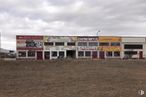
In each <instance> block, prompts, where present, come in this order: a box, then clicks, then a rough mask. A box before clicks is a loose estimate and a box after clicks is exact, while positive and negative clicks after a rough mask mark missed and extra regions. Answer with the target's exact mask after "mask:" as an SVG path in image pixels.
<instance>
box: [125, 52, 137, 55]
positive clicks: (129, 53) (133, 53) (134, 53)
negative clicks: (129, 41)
mask: <svg viewBox="0 0 146 97" xmlns="http://www.w3.org/2000/svg"><path fill="white" fill-rule="evenodd" d="M124 54H126V55H136V54H137V51H125V52H124Z"/></svg>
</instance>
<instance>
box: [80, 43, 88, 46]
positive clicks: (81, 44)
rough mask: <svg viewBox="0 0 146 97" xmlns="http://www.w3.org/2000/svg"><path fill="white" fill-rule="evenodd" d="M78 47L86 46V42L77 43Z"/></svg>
mask: <svg viewBox="0 0 146 97" xmlns="http://www.w3.org/2000/svg"><path fill="white" fill-rule="evenodd" d="M78 46H87V42H78Z"/></svg>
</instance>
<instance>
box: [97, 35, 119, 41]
mask: <svg viewBox="0 0 146 97" xmlns="http://www.w3.org/2000/svg"><path fill="white" fill-rule="evenodd" d="M99 41H100V42H121V38H120V37H111V36H100V37H99Z"/></svg>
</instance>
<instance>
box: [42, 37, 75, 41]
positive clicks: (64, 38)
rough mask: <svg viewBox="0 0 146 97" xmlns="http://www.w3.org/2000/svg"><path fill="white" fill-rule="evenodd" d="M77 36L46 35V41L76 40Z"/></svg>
mask: <svg viewBox="0 0 146 97" xmlns="http://www.w3.org/2000/svg"><path fill="white" fill-rule="evenodd" d="M76 40H77V37H75V36H44V42H75V41H76Z"/></svg>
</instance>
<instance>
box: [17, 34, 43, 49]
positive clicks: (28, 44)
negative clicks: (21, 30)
mask: <svg viewBox="0 0 146 97" xmlns="http://www.w3.org/2000/svg"><path fill="white" fill-rule="evenodd" d="M16 39H17V40H16V41H17V50H42V49H43V36H17V37H16Z"/></svg>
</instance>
